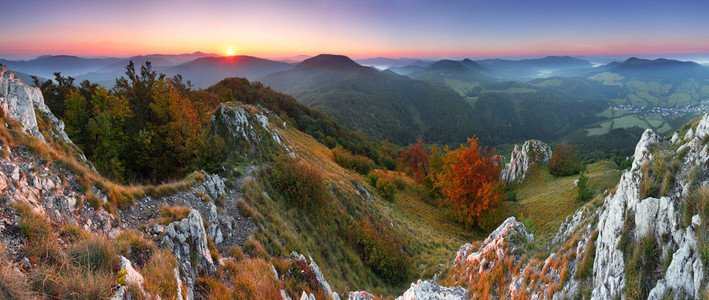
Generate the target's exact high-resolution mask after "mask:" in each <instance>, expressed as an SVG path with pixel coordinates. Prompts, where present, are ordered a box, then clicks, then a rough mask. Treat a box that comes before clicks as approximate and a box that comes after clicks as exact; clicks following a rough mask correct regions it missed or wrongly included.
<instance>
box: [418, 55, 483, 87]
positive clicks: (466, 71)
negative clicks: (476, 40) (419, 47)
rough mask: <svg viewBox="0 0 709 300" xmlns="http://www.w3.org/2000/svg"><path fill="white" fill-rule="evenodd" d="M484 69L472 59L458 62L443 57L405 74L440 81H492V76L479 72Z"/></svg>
mask: <svg viewBox="0 0 709 300" xmlns="http://www.w3.org/2000/svg"><path fill="white" fill-rule="evenodd" d="M485 70H486V69H485V68H483V67H482V66H480V65H478V64H477V63H475V62H474V61H472V60H466V61H464V62H458V61H453V60H446V59H444V60H439V61H437V62H435V63H432V64H430V65H428V66H427V67H425V68H423V69H420V70H417V71H414V72H411V73H409V74H407V76H409V77H411V78H414V79H421V80H434V81H440V82H445V80H446V79H452V80H460V81H466V82H479V83H488V82H492V81H494V80H493V79H492V78H490V77H488V76H486V75H484V74H481V73H480V71H485Z"/></svg>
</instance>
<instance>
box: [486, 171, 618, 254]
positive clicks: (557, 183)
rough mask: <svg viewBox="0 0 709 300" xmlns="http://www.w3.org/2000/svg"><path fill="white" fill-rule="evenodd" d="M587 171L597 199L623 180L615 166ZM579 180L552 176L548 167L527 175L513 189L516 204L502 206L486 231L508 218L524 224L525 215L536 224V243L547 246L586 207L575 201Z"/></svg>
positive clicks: (574, 177)
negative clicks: (570, 219)
mask: <svg viewBox="0 0 709 300" xmlns="http://www.w3.org/2000/svg"><path fill="white" fill-rule="evenodd" d="M586 168H587V173H586V174H585V175H586V176H587V177H588V178H589V179H588V186H589V187H590V188H591V189H593V190H595V191H597V195H596V197H597V198H598V197H603V195H602V194H603V192H604V191H605V190H610V189H612V188H613V187H615V185H617V184H618V180H620V175H621V172H620V171H618V170H617V169H615V163H613V162H609V161H602V162H597V163H594V164H591V165H588V166H587V167H586ZM577 179H578V176H566V177H556V176H553V175H551V174H549V172H548V171H547V168H546V166H543V165H542V166H540V167H539V168H538V169H536V170H533V171H532V172H531V173H530V174H528V175H527V177H526V179H525V181H524V182H523V183H522V184H520V185H518V186H516V187H514V188H513V189H512V191H513V192H516V196H517V197H516V199H517V201H516V202H507V201H505V202H503V204H502V206H501V207H500V208H498V209H497V210H496V211H494V212H492V213H491V214H490V215H489V216H488V217H487V218H486V219H485V221H484V224H485V227H484V228H485V229H486V230H488V231H491V230H493V229H495V228H496V227H497V226H498V225H499V224H500V223H501V222H502V221H504V220H505V219H506V218H508V217H511V216H514V217H516V218H517V219H518V220H522V215H524V216H525V217H526V218H530V219H531V220H532V221H533V222H534V223H535V224H537V229H536V232H535V235H534V238H535V243H536V244H537V245H545V244H546V243H548V242H549V241H550V240H551V239H552V238H553V237H554V235H555V234H556V232H557V230H558V229H559V226H560V225H561V223H562V222H563V221H564V220H565V219H566V217H567V216H569V215H571V214H573V213H574V212H576V210H578V209H579V208H581V207H582V206H583V205H584V204H585V203H584V202H580V201H578V200H576V196H577V193H578V192H577V188H576V186H575V185H574V181H575V180H577ZM509 192H510V191H508V193H509Z"/></svg>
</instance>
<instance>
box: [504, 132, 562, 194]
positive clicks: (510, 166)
mask: <svg viewBox="0 0 709 300" xmlns="http://www.w3.org/2000/svg"><path fill="white" fill-rule="evenodd" d="M550 159H551V148H549V145H547V144H545V143H543V142H541V141H538V140H528V141H526V142H525V143H524V145H522V150H518V149H517V145H515V148H514V150H512V157H511V158H510V162H509V163H507V164H505V167H504V168H503V169H502V172H501V173H500V180H502V181H503V182H505V183H506V184H508V185H509V184H514V183H522V181H524V178H525V176H526V175H527V172H528V171H529V170H530V169H531V167H533V166H534V165H535V164H537V163H543V164H546V163H549V160H550Z"/></svg>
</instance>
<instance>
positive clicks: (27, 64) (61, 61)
mask: <svg viewBox="0 0 709 300" xmlns="http://www.w3.org/2000/svg"><path fill="white" fill-rule="evenodd" d="M119 60H120V59H118V58H82V57H77V56H70V55H46V56H40V57H38V58H35V59H31V60H27V61H11V60H4V59H0V64H3V65H6V66H8V67H9V68H11V69H13V70H16V71H19V72H22V73H27V74H32V75H37V76H42V77H45V78H54V72H61V73H62V75H64V76H77V75H81V74H84V73H88V72H93V71H96V70H99V69H101V68H103V67H106V66H108V65H110V64H112V63H115V62H117V61H119Z"/></svg>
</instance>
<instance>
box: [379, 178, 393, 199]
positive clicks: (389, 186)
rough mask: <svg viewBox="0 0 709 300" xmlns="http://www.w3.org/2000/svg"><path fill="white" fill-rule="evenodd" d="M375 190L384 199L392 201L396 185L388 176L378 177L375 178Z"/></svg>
mask: <svg viewBox="0 0 709 300" xmlns="http://www.w3.org/2000/svg"><path fill="white" fill-rule="evenodd" d="M376 187H377V192H379V195H382V197H384V199H387V200H389V201H394V197H395V196H396V187H395V186H394V183H393V182H391V180H390V179H389V178H386V177H385V178H380V179H379V180H377V186H376Z"/></svg>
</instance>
